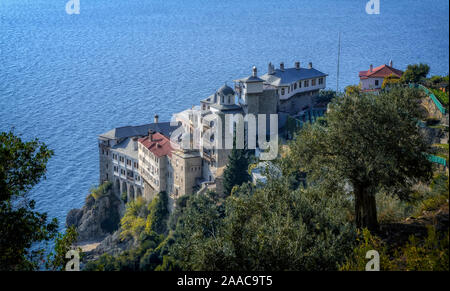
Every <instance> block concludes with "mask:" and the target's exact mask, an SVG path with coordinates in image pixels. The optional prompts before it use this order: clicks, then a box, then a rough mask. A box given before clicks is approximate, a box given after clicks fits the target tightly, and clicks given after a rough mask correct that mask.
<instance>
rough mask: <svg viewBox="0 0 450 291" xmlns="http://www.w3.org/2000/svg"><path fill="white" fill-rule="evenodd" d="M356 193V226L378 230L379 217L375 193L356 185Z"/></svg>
mask: <svg viewBox="0 0 450 291" xmlns="http://www.w3.org/2000/svg"><path fill="white" fill-rule="evenodd" d="M354 193H355V220H356V227H357V228H367V229H369V230H370V231H377V230H378V219H377V205H376V202H375V195H374V194H372V193H367V191H366V189H364V187H361V186H355V187H354Z"/></svg>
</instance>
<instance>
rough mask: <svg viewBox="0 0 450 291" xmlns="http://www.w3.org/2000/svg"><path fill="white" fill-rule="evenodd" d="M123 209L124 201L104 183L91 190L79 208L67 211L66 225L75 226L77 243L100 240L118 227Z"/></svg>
mask: <svg viewBox="0 0 450 291" xmlns="http://www.w3.org/2000/svg"><path fill="white" fill-rule="evenodd" d="M123 211H124V203H123V202H122V201H121V200H120V199H119V198H118V197H117V196H116V195H115V194H114V193H113V192H112V191H111V187H110V185H105V184H104V185H102V186H100V187H99V188H97V189H94V190H93V191H92V192H91V194H90V195H89V196H88V197H87V198H86V202H85V205H84V206H83V207H82V208H81V209H72V210H70V211H69V213H68V214H67V217H66V226H68V227H69V226H72V225H74V226H75V227H76V229H77V231H78V235H79V236H78V242H79V243H81V242H86V241H100V240H102V239H104V238H105V237H106V236H108V235H110V234H112V233H114V232H115V231H116V230H117V229H118V228H119V224H120V218H121V216H122V214H123Z"/></svg>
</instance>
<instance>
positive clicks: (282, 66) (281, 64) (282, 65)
mask: <svg viewBox="0 0 450 291" xmlns="http://www.w3.org/2000/svg"><path fill="white" fill-rule="evenodd" d="M280 70H281V71H283V72H284V63H283V62H281V63H280Z"/></svg>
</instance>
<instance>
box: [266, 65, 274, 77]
mask: <svg viewBox="0 0 450 291" xmlns="http://www.w3.org/2000/svg"><path fill="white" fill-rule="evenodd" d="M274 71H275V69H274V67H273V65H272V63H269V69H268V70H267V73H268V74H269V75H272V74H273V73H275V72H274Z"/></svg>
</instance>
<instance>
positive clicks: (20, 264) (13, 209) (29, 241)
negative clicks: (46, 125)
mask: <svg viewBox="0 0 450 291" xmlns="http://www.w3.org/2000/svg"><path fill="white" fill-rule="evenodd" d="M52 155H53V151H52V150H50V149H48V147H47V146H46V145H45V144H43V143H41V142H40V141H38V140H37V139H35V140H32V141H28V142H25V141H23V140H22V139H21V138H20V137H18V136H16V135H14V133H13V132H2V133H0V161H1V163H0V270H36V269H38V268H39V265H40V261H42V260H43V256H44V250H45V249H44V248H38V247H35V248H33V249H31V246H33V244H35V243H42V242H48V241H50V240H51V239H53V238H54V237H55V235H56V234H57V228H58V224H57V221H56V219H53V220H51V221H48V219H47V214H46V213H39V212H37V211H35V210H34V208H35V202H34V201H33V200H31V199H29V198H28V197H27V194H28V192H29V190H30V189H31V188H32V187H33V186H34V185H36V184H37V183H38V182H39V181H40V180H41V179H43V178H45V172H46V170H47V161H48V160H49V159H50V157H51V156H52Z"/></svg>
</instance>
